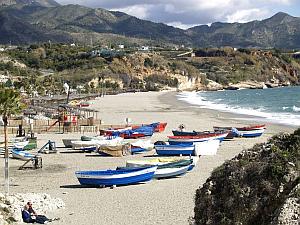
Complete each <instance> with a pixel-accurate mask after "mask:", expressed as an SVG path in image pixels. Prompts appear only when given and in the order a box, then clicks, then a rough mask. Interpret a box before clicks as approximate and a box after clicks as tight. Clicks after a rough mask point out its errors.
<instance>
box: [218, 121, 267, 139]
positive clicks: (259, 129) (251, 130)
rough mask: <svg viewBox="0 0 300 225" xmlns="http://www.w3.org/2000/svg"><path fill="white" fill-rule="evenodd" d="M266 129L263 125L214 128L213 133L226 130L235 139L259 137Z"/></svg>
mask: <svg viewBox="0 0 300 225" xmlns="http://www.w3.org/2000/svg"><path fill="white" fill-rule="evenodd" d="M265 129H266V125H265V124H258V125H250V126H247V127H236V128H235V127H214V130H215V131H221V130H223V131H225V130H228V131H230V133H232V134H233V135H234V136H235V137H246V138H248V137H259V136H261V135H262V134H263V133H264V131H265Z"/></svg>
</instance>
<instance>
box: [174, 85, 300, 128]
mask: <svg viewBox="0 0 300 225" xmlns="http://www.w3.org/2000/svg"><path fill="white" fill-rule="evenodd" d="M177 97H178V99H179V100H181V101H185V102H187V103H190V104H191V105H194V106H198V107H201V108H208V109H215V110H219V111H223V112H231V113H236V114H243V115H250V116H254V117H256V119H257V120H259V121H262V122H272V123H279V124H285V125H290V126H300V87H282V88H270V89H254V90H253V89H242V90H236V91H231V90H225V91H214V92H209V91H206V92H205V91H202V92H182V93H180V94H178V96H177Z"/></svg>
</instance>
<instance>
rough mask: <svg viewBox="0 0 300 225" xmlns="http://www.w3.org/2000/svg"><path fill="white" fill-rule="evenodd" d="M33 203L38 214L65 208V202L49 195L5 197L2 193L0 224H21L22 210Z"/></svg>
mask: <svg viewBox="0 0 300 225" xmlns="http://www.w3.org/2000/svg"><path fill="white" fill-rule="evenodd" d="M28 201H31V202H32V203H33V205H34V209H35V210H36V212H38V213H40V214H45V213H46V212H47V211H52V210H55V209H60V208H63V207H64V206H65V204H64V202H63V201H62V200H61V199H59V198H51V197H50V195H48V194H45V193H43V194H36V193H27V194H21V193H17V194H13V195H9V196H7V197H6V196H5V195H3V194H2V193H0V224H1V225H2V224H4V225H5V224H10V223H13V222H21V221H22V215H21V210H22V209H23V207H24V206H25V204H26V203H27V202H28Z"/></svg>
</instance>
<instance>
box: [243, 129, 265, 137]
mask: <svg viewBox="0 0 300 225" xmlns="http://www.w3.org/2000/svg"><path fill="white" fill-rule="evenodd" d="M264 132H265V129H256V130H243V131H239V135H240V136H241V137H259V136H261V135H262V134H263V133H264Z"/></svg>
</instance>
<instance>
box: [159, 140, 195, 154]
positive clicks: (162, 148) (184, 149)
mask: <svg viewBox="0 0 300 225" xmlns="http://www.w3.org/2000/svg"><path fill="white" fill-rule="evenodd" d="M154 149H155V150H156V153H157V155H162V156H163V155H195V146H194V145H190V144H176V145H171V144H169V143H165V144H154Z"/></svg>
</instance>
